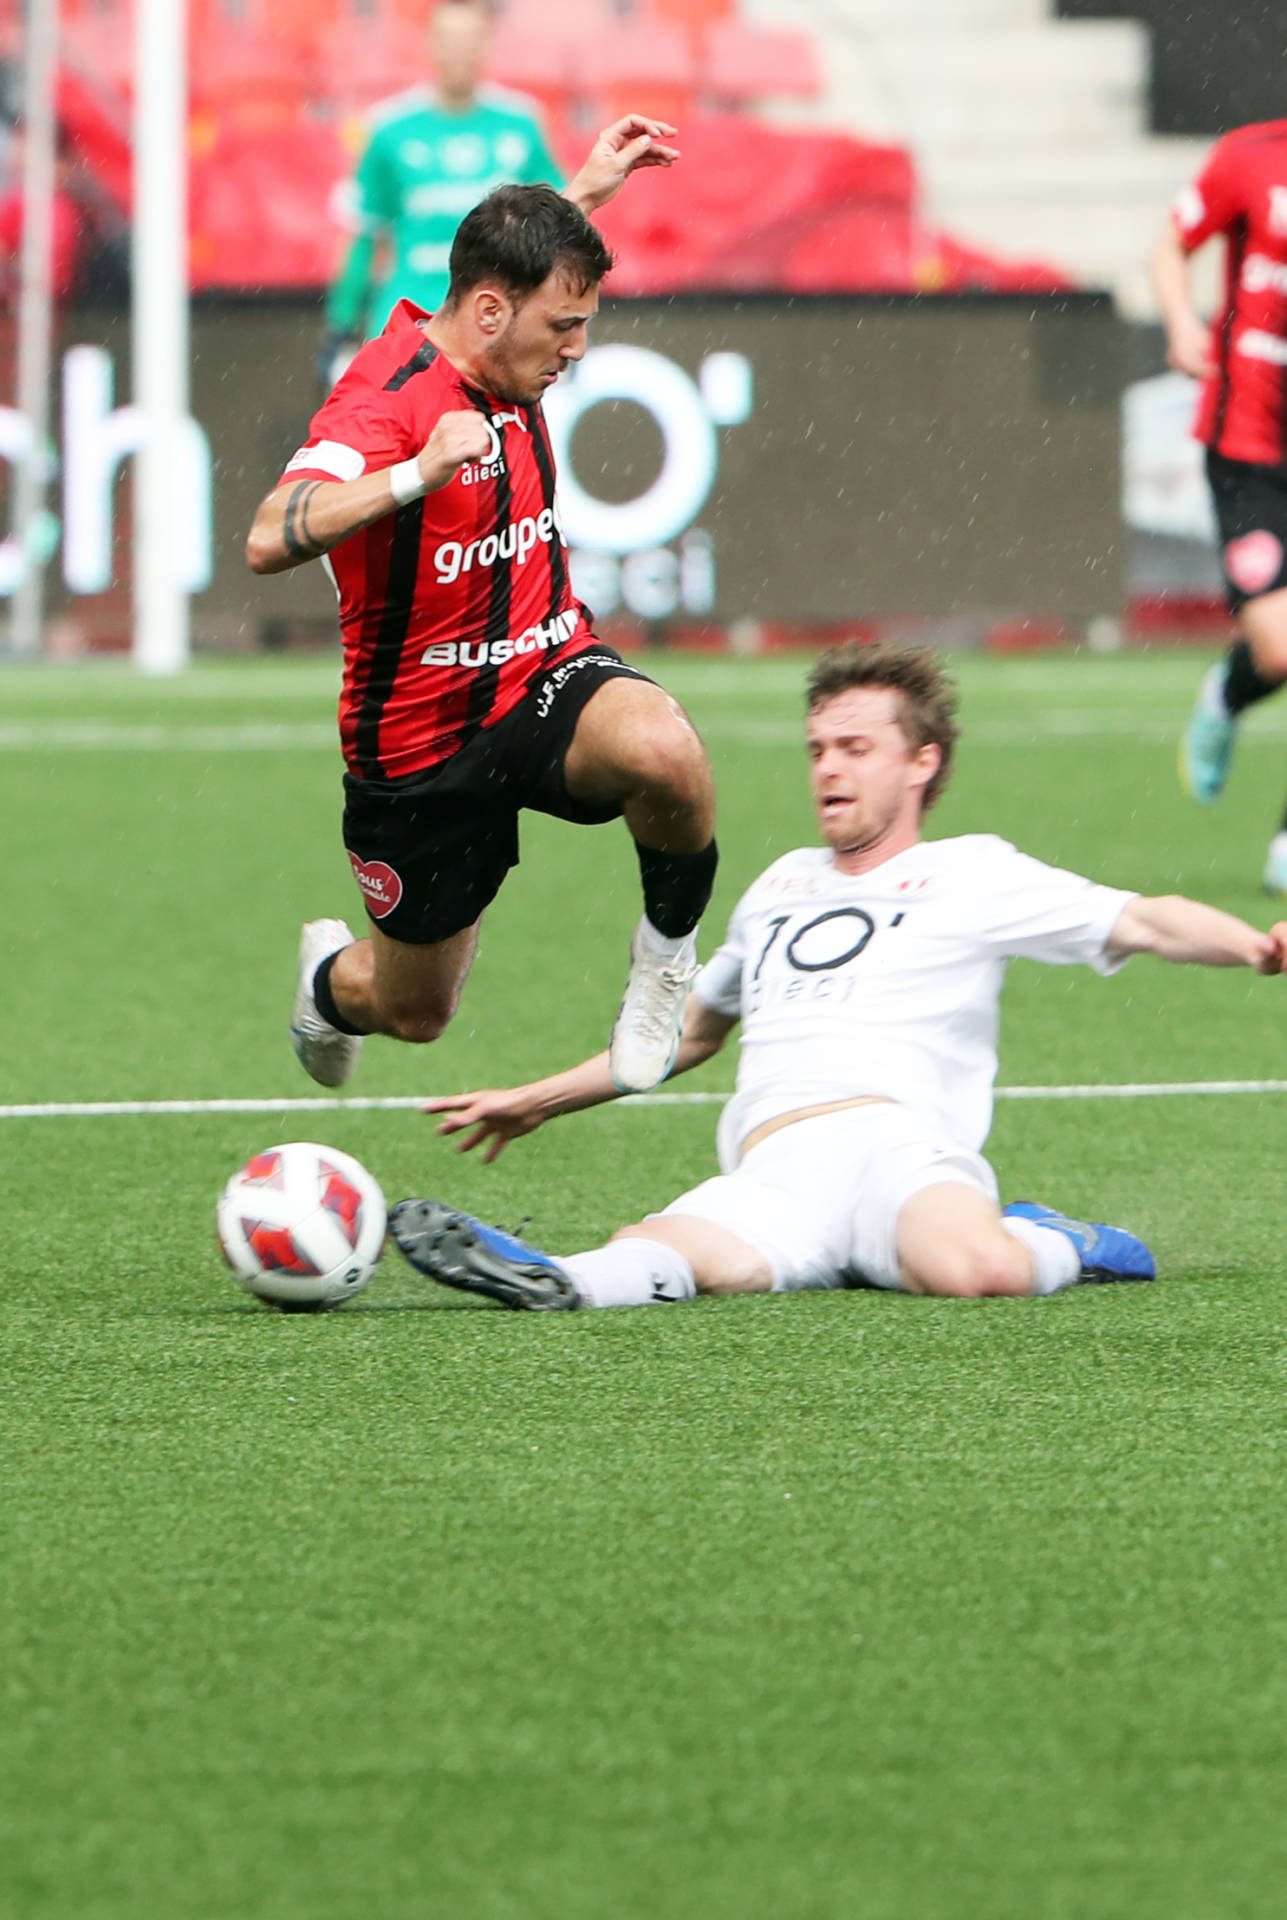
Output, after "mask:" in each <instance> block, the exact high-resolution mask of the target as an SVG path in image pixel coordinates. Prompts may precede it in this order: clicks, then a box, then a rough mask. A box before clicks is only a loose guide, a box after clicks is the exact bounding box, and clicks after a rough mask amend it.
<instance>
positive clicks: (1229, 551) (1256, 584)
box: [1224, 527, 1283, 595]
mask: <svg viewBox="0 0 1287 1920" xmlns="http://www.w3.org/2000/svg"><path fill="white" fill-rule="evenodd" d="M1282 565H1283V543H1282V541H1281V540H1280V539H1279V538H1278V536H1277V534H1276V533H1270V532H1268V531H1267V529H1265V528H1263V527H1262V528H1260V529H1259V530H1258V531H1257V532H1255V533H1244V534H1243V536H1242V538H1241V539H1240V540H1231V541H1230V542H1229V544H1228V546H1227V547H1226V548H1225V550H1224V570H1225V572H1226V573H1227V574H1228V576H1229V578H1230V580H1232V582H1233V584H1234V586H1235V587H1237V589H1238V591H1239V593H1246V594H1252V595H1254V594H1257V593H1264V592H1265V590H1266V589H1267V588H1268V587H1272V585H1273V584H1274V581H1275V580H1276V579H1277V578H1278V575H1279V574H1280V573H1281V572H1282Z"/></svg>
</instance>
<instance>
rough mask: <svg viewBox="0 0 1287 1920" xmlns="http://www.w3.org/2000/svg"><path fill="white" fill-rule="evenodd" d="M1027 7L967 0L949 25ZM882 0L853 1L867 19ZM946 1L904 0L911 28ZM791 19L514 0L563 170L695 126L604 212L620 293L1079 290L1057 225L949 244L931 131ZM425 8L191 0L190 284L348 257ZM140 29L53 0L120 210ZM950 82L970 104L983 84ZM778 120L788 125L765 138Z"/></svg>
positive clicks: (822, 27)
mask: <svg viewBox="0 0 1287 1920" xmlns="http://www.w3.org/2000/svg"><path fill="white" fill-rule="evenodd" d="M1023 3H1024V0H956V9H955V10H956V11H960V10H961V9H962V8H964V9H965V10H966V11H968V10H969V9H971V8H977V7H978V6H980V5H987V6H990V7H992V8H993V9H994V10H995V9H998V8H1004V7H1005V6H1006V5H1007V4H1010V5H1020V4H1023ZM944 4H945V0H939V5H940V10H941V9H942V6H943V5H944ZM880 5H881V0H860V6H861V8H863V9H865V10H866V12H868V13H870V14H872V15H873V16H874V14H875V13H876V12H878V11H879V9H880ZM934 6H935V0H898V11H899V12H900V13H901V14H906V13H907V11H908V9H909V8H910V9H911V10H912V12H913V14H915V11H916V9H917V8H918V7H919V8H921V9H922V10H924V9H926V8H928V9H931V10H933V8H934ZM790 9H791V0H773V4H772V6H771V7H770V6H769V4H768V0H741V3H740V5H739V4H735V0H633V4H632V3H631V0H626V4H624V5H623V4H619V0H560V5H559V7H558V8H557V9H556V10H554V11H553V12H552V11H551V10H550V9H549V8H548V6H547V5H546V3H545V0H507V3H506V4H505V6H504V7H503V9H502V11H501V14H500V19H499V32H498V40H497V48H496V67H495V71H496V78H497V79H498V80H499V81H501V82H502V83H503V84H508V85H510V86H514V87H518V88H521V89H523V90H524V91H527V92H529V93H533V94H535V95H536V96H537V97H539V98H540V99H541V100H542V101H543V103H544V104H545V106H546V108H547V110H548V112H549V114H550V118H551V123H552V129H553V132H554V137H555V140H556V143H557V145H558V146H559V148H560V149H561V150H562V151H563V152H564V154H565V156H566V158H567V159H568V160H569V162H571V161H574V160H575V158H576V157H577V155H578V154H579V152H580V150H581V149H582V148H583V146H584V142H585V140H586V137H587V134H588V133H589V131H590V130H591V129H592V128H593V127H594V126H595V125H598V124H601V123H602V122H603V121H604V120H605V119H607V118H610V117H614V116H615V115H616V114H617V113H619V112H620V111H622V110H624V109H625V108H626V107H627V106H634V107H638V108H640V109H642V110H644V111H651V112H653V113H656V114H658V115H659V116H661V117H663V118H666V119H669V120H673V121H675V122H676V123H677V124H680V125H681V126H682V129H683V143H684V148H685V175H684V179H685V186H684V192H683V195H682V196H676V195H675V193H674V192H673V191H672V190H669V183H666V182H659V181H658V180H656V179H644V180H641V181H640V182H639V183H638V191H637V192H635V193H632V194H631V195H630V196H627V197H623V199H622V201H621V202H619V203H617V205H616V206H615V207H613V208H612V209H610V210H609V212H608V216H607V217H606V219H605V226H606V227H607V229H608V231H609V233H610V236H611V238H612V241H613V244H614V246H615V247H616V249H617V251H618V255H619V259H620V266H619V269H618V272H617V274H616V277H615V279H614V283H613V285H614V289H615V290H616V291H619V292H621V293H627V292H634V293H642V292H657V293H659V292H664V291H668V290H672V289H678V288H690V289H695V288H698V287H701V288H707V289H718V288H729V287H736V288H739V289H746V288H752V287H761V288H766V289H772V288H786V289H790V290H792V291H823V292H841V291H863V290H868V291H873V290H874V291H885V292H888V291H918V290H927V289H945V290H947V289H953V288H958V287H963V286H968V287H981V288H988V287H993V288H998V289H1016V288H1017V289H1025V288H1026V289H1029V290H1033V291H1037V290H1047V289H1049V288H1050V287H1052V286H1060V285H1067V284H1070V280H1069V276H1068V275H1067V274H1066V273H1064V272H1061V271H1060V270H1058V269H1056V268H1054V267H1052V266H1049V265H1045V264H1040V262H1043V261H1045V260H1046V259H1047V258H1056V259H1057V258H1060V257H1061V256H1062V255H1063V254H1064V253H1065V252H1066V249H1065V248H1064V247H1063V245H1062V241H1063V237H1064V236H1063V233H1062V231H1061V230H1059V229H1058V228H1056V227H1054V226H1052V225H1051V224H1049V223H1047V224H1045V225H1044V226H1042V227H1041V228H1040V229H1039V230H1038V229H1023V228H1022V227H1021V225H1020V224H1019V223H1016V222H1011V223H1010V226H1009V228H1008V229H1007V235H1008V238H1007V251H1008V252H1009V253H1013V252H1014V251H1015V250H1016V242H1018V243H1020V244H1021V246H1022V249H1023V251H1025V252H1030V253H1031V254H1032V255H1033V256H1035V259H1036V261H1037V262H1038V264H1031V263H1029V262H1028V261H1026V260H1024V259H1020V260H1018V261H1016V260H1014V259H1012V258H1008V257H1006V254H1005V253H1004V252H1001V251H998V252H997V253H995V254H994V253H993V251H992V250H991V247H990V244H989V235H988V234H987V232H986V231H984V232H983V238H982V240H978V239H976V238H975V237H974V236H975V235H976V234H977V233H978V232H979V231H980V228H979V225H978V223H977V222H975V221H969V220H967V219H965V218H964V217H962V219H961V220H960V221H959V222H957V221H955V220H954V219H951V218H949V219H948V221H947V224H948V225H949V226H951V227H953V229H955V227H956V226H957V225H959V226H960V228H961V230H962V232H964V233H966V234H969V235H970V236H971V237H970V239H969V240H968V241H965V240H958V239H956V238H949V237H947V236H945V235H944V233H943V232H942V231H941V230H940V225H939V221H940V219H941V218H942V216H943V214H944V212H946V213H948V214H954V213H955V211H956V205H957V203H956V202H955V201H953V202H951V203H950V204H949V205H948V206H947V207H946V208H944V206H943V205H942V204H941V201H942V196H941V195H940V196H939V202H940V204H939V205H937V206H936V209H935V212H936V218H935V219H934V220H929V219H927V217H926V215H925V210H924V206H923V204H922V194H921V189H920V183H919V173H918V165H917V163H914V162H913V159H912V153H913V152H915V153H916V155H917V162H919V160H920V158H921V155H922V153H923V152H927V153H928V154H929V155H930V158H931V163H933V161H934V155H935V153H936V151H937V149H936V148H935V146H934V141H933V138H932V135H933V125H932V116H931V119H930V120H929V121H927V120H925V119H924V117H923V116H922V118H921V119H920V120H916V121H915V124H913V125H911V126H910V127H909V132H910V134H911V135H912V137H911V138H904V137H899V138H895V139H885V138H883V137H881V135H880V132H879V117H878V118H877V121H876V123H874V124H875V126H876V132H875V136H874V137H873V127H872V126H870V125H868V126H864V125H863V124H862V119H861V115H860V114H859V113H858V112H856V111H855V107H854V100H855V99H857V100H859V101H861V99H862V98H863V97H864V94H863V91H862V90H861V89H859V90H858V92H857V94H856V95H854V96H853V98H850V97H849V96H843V97H842V94H843V82H844V75H845V73H846V72H849V71H850V70H851V68H852V61H850V62H849V66H848V67H847V66H846V57H847V56H846V54H845V51H844V48H843V47H841V48H840V50H839V52H837V47H836V34H835V29H834V25H833V24H829V23H830V22H831V21H832V16H831V15H830V14H826V15H822V14H819V15H818V17H817V18H816V19H815V17H814V14H813V12H812V10H811V9H810V8H809V7H808V6H806V5H805V4H804V0H796V12H795V14H794V15H793V14H792V13H791V10H790ZM888 11H890V12H891V13H892V12H893V7H892V0H891V5H890V8H889V9H888ZM20 12H21V9H20V6H19V3H18V0H0V32H2V33H5V34H6V35H7V44H8V46H9V50H10V57H13V53H14V51H15V49H16V45H17V37H18V35H19V33H20ZM426 13H427V0H309V3H308V4H304V0H192V12H191V46H192V58H191V71H192V119H191V136H192V137H191V168H192V270H193V282H194V286H195V287H196V288H198V289H199V290H200V289H210V290H214V289H228V290H233V289H236V290H240V291H254V290H256V289H263V290H286V289H290V288H309V287H320V286H321V285H323V284H324V283H325V282H326V280H327V279H328V278H329V276H330V274H331V272H332V269H333V265H334V256H335V252H336V249H337V246H338V245H339V244H340V236H339V234H338V232H337V230H336V228H335V226H334V224H333V222H332V220H331V219H330V217H329V213H328V208H329V207H330V205H331V204H332V193H333V189H334V187H335V185H336V183H337V181H339V180H341V179H343V178H344V177H345V176H346V175H347V174H348V173H349V171H350V170H351V167H352V164H353V158H354V153H355V150H356V147H357V145H358V144H359V142H360V139H361V137H362V136H361V118H360V116H361V115H362V113H363V112H364V111H365V110H366V109H367V108H369V107H370V106H371V105H372V104H373V103H374V102H375V101H377V100H379V99H381V98H383V97H386V96H388V95H390V94H392V93H395V92H398V91H401V90H402V89H403V88H405V87H406V86H407V85H409V84H412V83H413V82H415V81H416V80H418V79H419V78H420V77H421V76H422V75H423V74H424V40H423V26H424V19H425V16H426ZM130 15H131V8H130V5H129V0H64V20H63V24H64V37H63V66H62V80H61V86H60V97H59V104H60V112H61V114H62V117H63V120H64V124H65V126H66V130H67V134H68V137H69V139H70V141H71V143H72V146H73V148H74V150H75V152H76V154H77V157H78V159H79V160H80V161H81V163H82V165H83V166H84V167H86V168H87V169H88V170H89V171H91V172H92V173H93V174H94V176H95V178H96V179H97V180H98V181H99V182H100V184H101V185H102V186H103V187H104V188H105V189H106V190H107V192H108V193H110V194H111V195H112V197H113V198H114V199H115V201H116V203H117V205H118V206H119V207H121V208H122V209H123V210H124V209H125V208H127V206H128V200H129V172H128V162H129V152H128V140H127V134H128V124H129V122H128V109H129V90H130V71H129V62H130V46H131V28H130ZM1072 30H1073V31H1077V29H1076V28H1074V29H1072ZM1096 30H1097V29H1092V31H1096ZM1108 30H1109V31H1110V32H1116V31H1117V28H1116V27H1115V26H1110V27H1109V29H1108ZM1127 31H1128V32H1129V29H1127ZM921 51H922V53H924V56H925V58H924V61H922V68H923V71H922V72H920V73H919V74H918V76H917V81H916V87H917V88H919V89H922V90H923V89H924V88H926V87H928V88H929V91H930V93H932V92H933V85H934V82H933V75H932V69H933V60H932V59H931V55H930V51H929V47H928V42H927V45H926V47H924V48H922V49H921ZM935 57H938V58H939V65H940V68H941V69H942V70H943V72H946V68H943V58H942V57H941V56H935ZM833 58H835V59H837V60H838V62H839V69H840V73H841V80H840V81H839V82H838V81H837V79H836V75H835V74H834V73H832V71H831V62H832V60H833ZM949 65H950V62H949ZM971 71H973V70H971ZM941 77H942V76H941V75H940V78H941ZM959 77H960V80H961V83H962V90H963V91H964V92H965V93H968V91H969V81H970V75H969V74H966V73H962V74H961V75H960V76H959ZM914 90H915V89H914ZM1019 91H1020V92H1022V89H1021V88H1020V89H1019ZM842 107H843V109H844V110H843V111H842V110H841V109H842ZM963 114H965V115H966V117H968V118H970V119H971V120H972V121H977V119H978V115H977V114H976V113H975V112H974V111H973V109H966V108H961V107H958V109H957V118H958V120H960V119H961V117H962V115H963ZM734 116H740V119H738V118H735V117H734ZM766 116H769V117H766ZM784 117H785V118H787V119H789V120H790V122H791V123H790V124H785V125H784V124H774V121H781V120H782V119H783V118H784ZM886 117H888V116H886ZM913 118H915V117H913ZM1012 118H1013V116H1011V119H1012ZM1007 125H1010V122H1007ZM748 133H753V136H754V137H753V138H748V137H747V136H748ZM1020 171H1022V170H1020ZM247 208H253V209H254V220H253V222H251V221H248V220H247ZM961 210H962V213H963V214H964V212H965V211H966V203H965V202H961Z"/></svg>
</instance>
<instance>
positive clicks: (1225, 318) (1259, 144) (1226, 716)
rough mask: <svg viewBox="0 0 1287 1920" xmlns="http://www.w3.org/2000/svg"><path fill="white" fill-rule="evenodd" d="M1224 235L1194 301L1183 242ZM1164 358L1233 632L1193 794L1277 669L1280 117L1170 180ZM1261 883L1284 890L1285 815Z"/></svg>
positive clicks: (1285, 570) (1283, 310)
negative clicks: (1211, 524)
mask: <svg viewBox="0 0 1287 1920" xmlns="http://www.w3.org/2000/svg"><path fill="white" fill-rule="evenodd" d="M1217 234H1218V235H1221V236H1223V238H1224V241H1225V248H1226V259H1225V297H1224V308H1223V311H1222V313H1221V315H1220V318H1219V319H1218V320H1217V321H1216V323H1215V326H1214V327H1208V326H1207V324H1206V322H1205V321H1203V320H1202V319H1201V318H1200V316H1199V315H1198V313H1197V312H1196V310H1195V308H1194V305H1193V300H1192V297H1191V292H1190V284H1189V265H1188V262H1189V256H1190V254H1192V253H1193V252H1194V251H1195V250H1196V249H1197V248H1198V247H1201V246H1203V245H1204V244H1205V242H1206V241H1208V240H1210V239H1212V238H1214V237H1215V236H1216V235H1217ZM1153 282H1154V286H1155V288H1156V290H1157V296H1158V301H1159V304H1160V306H1161V309H1162V318H1163V320H1164V322H1165V324H1166V333H1167V342H1168V347H1169V355H1168V357H1169V360H1170V364H1171V365H1172V366H1173V367H1175V368H1176V369H1178V371H1179V372H1181V373H1187V374H1191V375H1192V376H1193V378H1194V379H1197V380H1201V381H1202V382H1203V383H1204V384H1203V388H1202V396H1201V400H1200V403H1199V407H1198V416H1197V421H1196V424H1195V428H1194V431H1195V432H1196V434H1197V437H1198V438H1199V439H1200V440H1201V441H1203V442H1204V443H1205V445H1206V449H1207V476H1208V479H1209V481H1210V485H1211V495H1212V500H1213V502H1214V505H1215V511H1216V519H1217V521H1218V522H1219V527H1220V542H1221V550H1222V561H1223V566H1224V574H1225V582H1226V585H1227V588H1228V593H1229V604H1230V606H1231V607H1232V609H1233V611H1234V613H1235V614H1236V616H1237V619H1238V625H1239V627H1240V629H1241V638H1240V639H1238V640H1237V641H1235V643H1234V645H1233V646H1232V647H1231V648H1230V649H1229V652H1228V655H1227V656H1226V658H1225V659H1224V660H1223V661H1221V662H1220V663H1219V664H1218V665H1217V666H1215V667H1213V668H1212V669H1211V671H1210V672H1209V673H1208V674H1207V675H1206V677H1205V679H1204V680H1203V682H1202V687H1201V689H1200V692H1199V695H1198V702H1197V706H1196V707H1195V709H1194V713H1193V717H1192V718H1191V720H1190V721H1189V725H1188V728H1187V729H1186V732H1185V736H1184V741H1183V745H1182V748H1181V755H1180V769H1181V773H1182V776H1183V778H1184V781H1185V784H1186V785H1187V787H1188V789H1189V791H1190V792H1191V793H1192V795H1193V797H1194V798H1195V799H1196V800H1201V801H1203V802H1210V801H1212V800H1215V799H1217V798H1218V796H1219V794H1220V793H1221V791H1222V790H1223V787H1224V784H1225V780H1226V779H1227V777H1228V772H1229V765H1230V762H1231V760H1232V757H1233V746H1234V736H1235V734H1236V732H1237V724H1238V719H1239V716H1240V715H1241V714H1242V713H1243V712H1244V711H1245V710H1246V708H1247V707H1250V706H1252V705H1254V703H1255V702H1256V701H1257V700H1263V699H1264V698H1265V696H1266V695H1267V694H1270V693H1274V692H1276V691H1277V689H1278V688H1279V687H1281V686H1282V685H1283V683H1284V682H1285V681H1287V120H1271V121H1268V122H1265V123H1264V124H1261V125H1257V126H1250V127H1239V128H1237V129H1236V131H1235V132H1233V133H1229V134H1226V135H1225V137H1224V138H1223V139H1222V140H1219V141H1217V142H1216V145H1215V146H1214V148H1213V149H1212V151H1211V153H1210V155H1209V157H1208V159H1207V163H1206V165H1205V167H1204V168H1203V170H1202V172H1201V173H1200V174H1199V175H1198V178H1197V179H1196V180H1195V181H1194V183H1193V184H1192V185H1191V186H1188V187H1185V188H1184V189H1183V191H1182V192H1181V193H1180V195H1179V197H1178V199H1177V201H1176V203H1175V207H1174V209H1173V214H1172V221H1171V224H1170V225H1169V226H1168V228H1167V230H1166V232H1165V233H1164V234H1163V236H1162V238H1161V240H1160V241H1159V242H1158V246H1157V250H1156V252H1155V253H1154V256H1153ZM1264 884H1265V889H1266V891H1267V892H1270V893H1287V816H1284V819H1283V822H1282V826H1281V828H1280V830H1279V832H1278V833H1277V834H1276V835H1275V837H1274V839H1273V841H1272V842H1271V844H1270V848H1269V854H1268V859H1267V861H1266V865H1265V874H1264Z"/></svg>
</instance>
